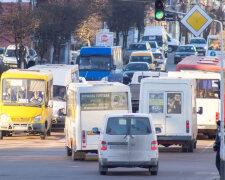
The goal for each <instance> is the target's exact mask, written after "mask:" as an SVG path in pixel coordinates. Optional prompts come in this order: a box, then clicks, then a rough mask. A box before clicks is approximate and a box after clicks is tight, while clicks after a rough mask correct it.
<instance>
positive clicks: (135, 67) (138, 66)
mask: <svg viewBox="0 0 225 180" xmlns="http://www.w3.org/2000/svg"><path fill="white" fill-rule="evenodd" d="M125 71H148V65H147V64H145V63H132V64H128V65H127V66H126V68H125Z"/></svg>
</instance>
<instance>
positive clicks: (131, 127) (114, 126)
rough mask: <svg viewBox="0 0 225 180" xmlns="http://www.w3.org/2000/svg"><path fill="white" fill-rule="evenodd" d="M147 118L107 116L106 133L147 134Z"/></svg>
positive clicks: (148, 128)
mask: <svg viewBox="0 0 225 180" xmlns="http://www.w3.org/2000/svg"><path fill="white" fill-rule="evenodd" d="M151 133H152V131H151V126H150V123H149V119H148V118H146V117H113V118H109V120H108V124H107V128H106V134H110V135H147V134H151Z"/></svg>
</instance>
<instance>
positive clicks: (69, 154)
mask: <svg viewBox="0 0 225 180" xmlns="http://www.w3.org/2000/svg"><path fill="white" fill-rule="evenodd" d="M66 155H67V156H72V150H71V149H70V148H69V147H68V146H66Z"/></svg>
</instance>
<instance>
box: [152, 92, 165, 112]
mask: <svg viewBox="0 0 225 180" xmlns="http://www.w3.org/2000/svg"><path fill="white" fill-rule="evenodd" d="M163 105H164V94H163V93H150V94H149V113H163V112H164V106H163Z"/></svg>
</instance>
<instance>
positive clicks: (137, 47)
mask: <svg viewBox="0 0 225 180" xmlns="http://www.w3.org/2000/svg"><path fill="white" fill-rule="evenodd" d="M146 49H147V48H146V44H131V45H130V47H129V50H146Z"/></svg>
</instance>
